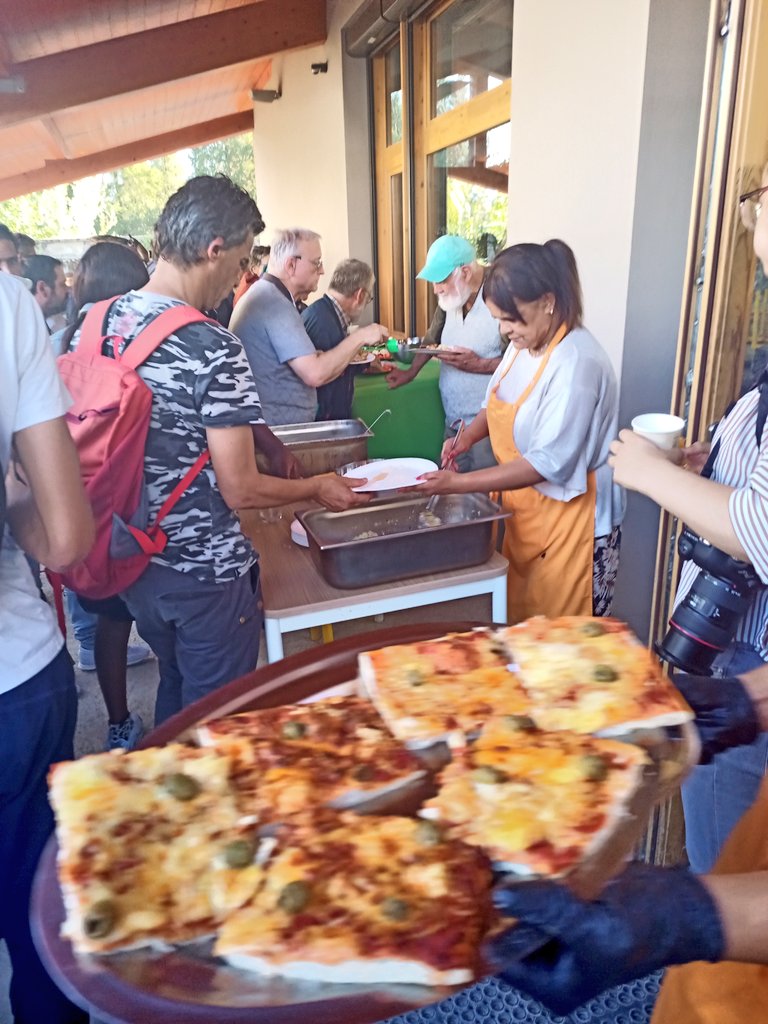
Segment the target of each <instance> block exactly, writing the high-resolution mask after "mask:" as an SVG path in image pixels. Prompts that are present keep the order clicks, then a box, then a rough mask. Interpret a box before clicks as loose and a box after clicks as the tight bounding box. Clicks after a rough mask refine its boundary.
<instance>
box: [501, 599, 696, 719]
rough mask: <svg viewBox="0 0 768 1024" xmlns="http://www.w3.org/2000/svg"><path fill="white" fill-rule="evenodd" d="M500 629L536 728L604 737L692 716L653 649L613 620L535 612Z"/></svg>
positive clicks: (623, 625)
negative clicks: (537, 613) (552, 615)
mask: <svg viewBox="0 0 768 1024" xmlns="http://www.w3.org/2000/svg"><path fill="white" fill-rule="evenodd" d="M499 635H500V639H502V640H503V641H505V642H506V643H507V644H508V646H509V648H510V650H511V653H512V657H513V660H514V662H515V664H516V665H517V667H518V670H519V678H520V682H521V683H522V685H523V687H524V689H525V691H526V693H527V694H528V695H529V697H530V699H531V705H532V708H533V711H532V714H533V717H534V718H535V720H536V724H537V725H538V726H539V727H540V728H542V729H547V730H553V729H569V730H572V731H573V732H581V733H599V734H600V735H604V736H610V735H621V734H622V733H626V732H629V731H631V730H633V729H638V728H643V729H647V728H652V727H660V726H674V725H681V724H682V723H684V722H688V721H691V720H692V719H693V717H694V714H693V712H692V711H691V709H690V708H689V707H688V705H687V704H686V702H685V700H684V699H683V697H682V695H681V694H680V693H679V692H678V691H677V690H676V689H675V687H674V686H673V685H672V683H671V682H670V681H669V679H668V678H667V676H666V675H665V674H664V672H663V671H662V670H661V667H660V665H659V663H658V661H657V659H656V658H655V657H654V655H653V654H652V653H651V652H650V651H649V650H648V648H647V647H644V646H643V645H642V644H641V643H640V641H639V640H638V639H637V638H636V637H635V635H634V634H633V633H632V631H631V630H630V629H629V627H628V626H626V625H625V624H624V623H623V622H619V621H618V620H617V619H611V618H591V617H587V616H563V617H561V618H556V619H547V618H544V617H536V618H532V619H527V620H526V621H525V622H520V623H518V624H517V625H515V626H511V627H509V628H508V629H505V630H501V631H500V634H499Z"/></svg>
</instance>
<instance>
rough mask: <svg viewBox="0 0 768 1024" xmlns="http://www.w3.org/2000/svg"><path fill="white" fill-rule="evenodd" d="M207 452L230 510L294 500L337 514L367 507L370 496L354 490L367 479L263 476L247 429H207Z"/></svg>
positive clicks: (333, 475) (330, 474)
mask: <svg viewBox="0 0 768 1024" xmlns="http://www.w3.org/2000/svg"><path fill="white" fill-rule="evenodd" d="M206 436H207V440H208V450H209V451H210V453H211V463H212V465H213V470H214V472H215V474H216V482H217V484H218V486H219V490H220V491H221V496H222V497H223V499H224V501H225V502H226V504H227V505H228V506H229V508H231V509H233V510H237V509H248V508H272V507H273V506H275V505H287V504H289V503H290V502H294V501H307V500H314V501H319V502H320V504H322V505H324V506H325V507H326V508H328V509H331V510H332V511H334V512H341V511H343V510H344V509H347V508H352V507H353V506H355V505H364V504H366V502H367V501H368V499H369V496H368V495H367V494H356V493H355V492H354V491H353V490H352V488H353V487H357V486H358V485H359V484H361V483H364V482H365V480H364V478H363V479H360V480H357V479H355V480H351V479H348V478H345V477H340V476H336V474H335V473H329V474H327V475H323V476H313V477H310V478H309V479H307V480H283V479H281V478H279V477H275V476H268V475H267V474H266V473H260V472H259V470H258V468H257V466H256V457H255V454H254V448H253V433H252V431H251V428H250V427H248V426H242V427H208V428H207V430H206Z"/></svg>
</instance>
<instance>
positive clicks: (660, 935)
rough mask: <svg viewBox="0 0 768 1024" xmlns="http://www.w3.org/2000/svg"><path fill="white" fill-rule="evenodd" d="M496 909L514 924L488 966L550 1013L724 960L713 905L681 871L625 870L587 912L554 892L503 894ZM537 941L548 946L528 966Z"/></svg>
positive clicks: (527, 889) (547, 887)
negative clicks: (639, 981)
mask: <svg viewBox="0 0 768 1024" xmlns="http://www.w3.org/2000/svg"><path fill="white" fill-rule="evenodd" d="M494 902H495V903H496V906H497V907H498V908H499V909H500V910H501V911H502V913H503V914H505V915H508V916H510V917H516V918H518V919H519V921H520V924H518V925H517V926H515V927H513V928H510V929H509V930H508V931H506V932H502V933H501V934H500V935H498V936H496V938H494V939H493V940H492V941H491V942H490V943H489V944H488V948H487V951H486V952H487V955H488V957H489V959H490V961H491V964H492V965H494V966H495V967H496V968H497V969H498V971H499V973H500V974H501V977H502V978H503V979H504V980H505V981H507V982H509V984H510V985H514V986H515V988H519V989H522V990H523V992H527V993H528V994H529V995H532V996H534V997H535V998H536V999H539V1000H540V1001H541V1002H542V1003H544V1004H545V1005H546V1006H549V1007H550V1008H551V1009H552V1010H554V1011H555V1012H556V1013H562V1014H567V1013H570V1012H571V1011H572V1010H574V1009H575V1008H576V1007H577V1006H580V1005H581V1004H582V1003H585V1002H587V1000H589V999H592V998H593V997H594V996H596V995H598V994H599V993H600V992H603V991H604V990H605V989H608V988H613V986H614V985H619V984H621V983H622V982H626V981H631V980H633V979H634V978H640V977H643V976H644V975H646V974H650V973H651V972H652V971H655V970H658V968H660V967H664V966H666V965H668V964H683V963H688V962H689V961H691V960H718V959H720V958H721V957H722V954H723V948H724V938H723V929H722V925H721V923H720V917H719V915H718V912H717V908H716V907H715V903H714V901H713V899H712V897H711V896H710V894H709V892H708V890H707V889H706V888H705V887H704V885H703V884H702V883H701V882H700V881H699V879H698V878H697V877H696V876H695V875H693V874H691V872H690V871H688V870H687V869H686V868H657V867H652V866H650V865H647V864H631V865H630V866H629V867H628V868H627V869H626V871H625V872H624V873H623V874H622V875H620V876H619V877H618V878H616V879H615V880H613V881H612V882H609V884H608V885H607V886H606V888H605V889H604V890H603V892H602V894H601V896H600V898H599V899H598V900H596V901H595V902H591V903H590V902H585V901H584V900H580V899H578V898H577V897H576V896H574V895H573V893H571V892H570V890H568V889H567V888H566V887H565V886H564V885H560V884H559V883H557V882H513V883H508V884H506V885H501V886H499V887H498V888H497V889H496V890H495V891H494ZM542 933H543V934H544V935H545V936H547V937H548V938H549V941H548V942H547V943H546V945H544V946H542V947H541V948H539V949H537V950H536V952H534V953H531V954H530V955H527V956H526V955H525V946H526V943H530V942H531V940H532V939H535V937H536V935H537V934H538V935H539V936H541V934H542ZM521 953H522V959H521Z"/></svg>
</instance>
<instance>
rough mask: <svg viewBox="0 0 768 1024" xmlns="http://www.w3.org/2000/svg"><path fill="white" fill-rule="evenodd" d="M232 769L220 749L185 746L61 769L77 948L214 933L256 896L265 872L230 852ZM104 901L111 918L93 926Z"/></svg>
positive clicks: (236, 830)
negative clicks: (176, 785)
mask: <svg viewBox="0 0 768 1024" xmlns="http://www.w3.org/2000/svg"><path fill="white" fill-rule="evenodd" d="M229 769H230V764H229V761H228V759H226V758H222V757H221V756H220V755H218V754H217V753H216V752H214V751H207V750H195V749H192V748H189V747H184V746H181V745H179V744H173V745H171V746H168V747H163V748H152V749H149V750H140V751H133V752H131V753H128V754H123V753H122V752H109V753H106V754H97V755H93V756H91V757H84V758H81V759H80V760H79V761H73V762H67V763H63V764H59V765H56V766H55V767H54V769H53V770H52V773H51V786H50V794H51V802H52V804H53V807H54V810H55V813H56V818H57V834H58V839H59V874H60V878H61V883H62V888H63V889H64V891H65V897H66V905H67V910H68V914H67V920H66V923H65V926H64V929H65V932H66V934H67V935H68V936H69V937H70V938H71V939H72V941H73V943H74V945H75V947H76V948H77V949H79V950H86V951H91V952H99V951H106V950H113V949H120V948H125V947H127V946H135V945H137V944H140V943H141V942H145V941H151V940H153V939H154V938H156V937H161V938H163V939H165V940H167V941H174V939H176V938H178V939H180V940H183V939H189V938H195V937H197V936H199V935H205V934H209V933H211V932H212V931H213V930H214V928H215V925H216V923H217V922H218V920H220V918H221V916H222V915H223V914H224V913H225V912H226V911H227V910H229V909H231V908H232V907H233V906H237V905H239V904H240V903H242V902H244V901H245V900H247V899H248V898H249V897H250V896H251V895H252V893H253V891H254V888H255V886H256V884H258V872H255V873H254V872H252V871H249V870H246V871H244V872H240V871H236V870H233V869H232V868H229V867H227V865H226V862H225V860H223V858H222V851H223V850H224V848H225V847H226V846H227V844H228V843H230V842H233V841H235V840H238V839H241V838H242V837H243V829H242V827H241V824H240V812H239V809H238V807H237V804H236V801H235V799H234V796H233V794H232V791H231V784H230V779H229ZM174 776H176V777H178V776H182V777H183V778H184V779H185V780H187V783H186V784H187V787H188V791H189V790H190V789H191V790H193V791H194V792H193V794H192V795H191V796H190V798H188V799H182V798H180V797H179V795H174V790H173V783H172V782H169V780H170V779H172V777H174ZM182 785H183V783H182ZM176 792H177V794H178V789H177V790H176ZM98 904H102V908H101V909H102V912H103V905H104V904H108V906H109V916H111V918H112V921H111V924H110V926H109V927H108V928H106V930H104V929H103V928H102V929H98V930H97V932H99V933H97V934H94V933H93V926H92V923H91V922H90V916H91V915H92V913H93V911H94V908H97V909H98V907H97V905H98Z"/></svg>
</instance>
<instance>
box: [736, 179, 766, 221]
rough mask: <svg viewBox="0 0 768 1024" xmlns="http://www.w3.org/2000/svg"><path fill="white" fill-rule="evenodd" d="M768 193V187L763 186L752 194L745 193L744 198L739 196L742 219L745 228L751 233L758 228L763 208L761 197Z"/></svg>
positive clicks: (754, 189)
mask: <svg viewBox="0 0 768 1024" xmlns="http://www.w3.org/2000/svg"><path fill="white" fill-rule="evenodd" d="M766 192H768V185H763V186H762V187H761V188H753V189H752V191H751V192H745V193H744V195H743V196H739V211H740V212H741V219H742V222H743V224H744V227H745V228H747V229H748V230H749V231H754V230H755V228H756V227H757V218H758V217H759V216H760V211H761V210H762V208H763V204H762V203H761V202H760V196H762V195H764V194H765V193H766Z"/></svg>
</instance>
